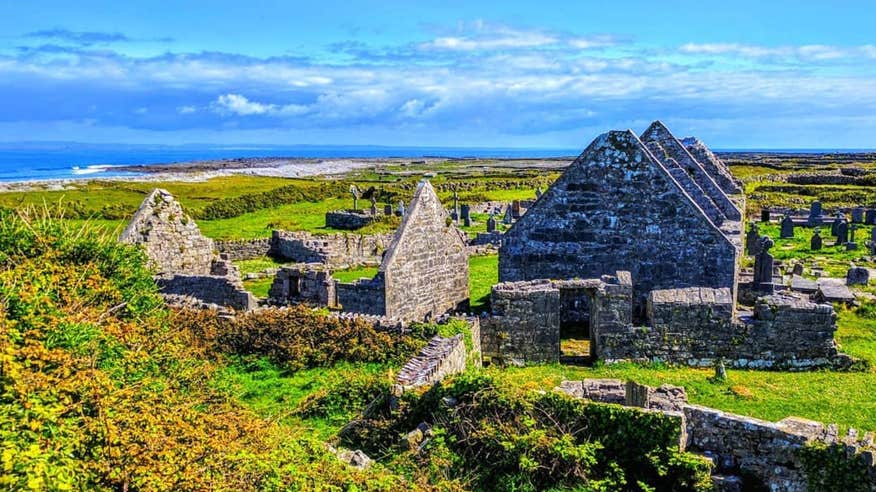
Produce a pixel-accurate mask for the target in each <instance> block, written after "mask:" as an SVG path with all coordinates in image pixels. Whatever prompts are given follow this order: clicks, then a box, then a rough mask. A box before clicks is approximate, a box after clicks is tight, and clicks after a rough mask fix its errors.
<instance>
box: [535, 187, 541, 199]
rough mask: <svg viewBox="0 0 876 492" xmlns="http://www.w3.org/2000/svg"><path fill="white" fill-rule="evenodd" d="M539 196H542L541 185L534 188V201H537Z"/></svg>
mask: <svg viewBox="0 0 876 492" xmlns="http://www.w3.org/2000/svg"><path fill="white" fill-rule="evenodd" d="M541 195H542V191H541V185H539V186H538V187H536V188H535V199H536V200H538V199H539V198H541Z"/></svg>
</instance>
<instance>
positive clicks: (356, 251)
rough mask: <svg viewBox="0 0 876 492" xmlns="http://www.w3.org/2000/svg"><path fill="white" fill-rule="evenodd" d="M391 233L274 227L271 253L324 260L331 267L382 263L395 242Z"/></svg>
mask: <svg viewBox="0 0 876 492" xmlns="http://www.w3.org/2000/svg"><path fill="white" fill-rule="evenodd" d="M392 239H393V235H392V234H373V235H361V234H343V233H341V234H311V233H308V232H287V231H274V232H273V235H272V236H271V248H270V250H269V254H270V255H271V256H273V257H275V258H279V259H284V260H290V261H297V262H301V263H325V264H326V265H328V266H331V267H339V266H345V265H361V264H367V263H373V264H379V263H380V262H381V260H382V258H383V253H384V252H385V251H386V248H387V247H388V246H389V244H390V243H391V242H392Z"/></svg>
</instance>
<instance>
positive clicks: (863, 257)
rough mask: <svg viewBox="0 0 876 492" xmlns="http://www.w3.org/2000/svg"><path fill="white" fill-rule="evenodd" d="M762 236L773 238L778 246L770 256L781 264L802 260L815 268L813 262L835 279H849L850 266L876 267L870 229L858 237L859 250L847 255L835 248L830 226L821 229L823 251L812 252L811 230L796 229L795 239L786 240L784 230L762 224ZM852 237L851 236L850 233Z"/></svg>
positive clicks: (865, 228) (748, 263)
mask: <svg viewBox="0 0 876 492" xmlns="http://www.w3.org/2000/svg"><path fill="white" fill-rule="evenodd" d="M758 226H759V229H758V230H759V232H760V235H761V236H763V235H768V236H769V237H770V238H772V240H773V242H774V243H775V246H773V247H772V248H771V249H770V253H771V254H772V255H773V257H774V258H776V259H777V260H783V261H788V260H801V261H802V262H803V266H804V267H806V268H809V267H811V265H812V262H813V261H815V262H817V263H818V264H819V265H820V266H821V267H822V268H823V269H824V270H825V271H826V272H827V273H828V275H830V276H832V277H845V276H846V271H847V270H848V269H849V266H850V264H852V263H854V264H855V265H857V266H866V267H876V263H874V262H872V261H869V257H868V252H867V247H866V246H865V245H864V243H865V241H868V240H869V238H870V230H871V227H870V226H862V227H860V228H859V229H858V232H857V233H856V234H855V237H856V239H857V242H858V248H859V249H858V250H856V251H846V248H845V246H834V242H835V239H834V238H833V237H832V236H831V235H830V224H827V225H825V226H822V227H821V238H822V240H823V245H824V246H823V247H822V249H821V250H820V251H812V250H810V240H811V239H812V235H813V234H814V231H815V230H814V229H812V228H807V227H795V228H794V237H793V238H788V239H782V238H780V237H779V232H780V229H781V227H780V226H779V225H778V224H758ZM850 234H851V233H850ZM752 262H753V260H752V259H751V257H748V258H746V264H747V265H750V264H752Z"/></svg>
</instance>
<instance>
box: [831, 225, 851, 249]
mask: <svg viewBox="0 0 876 492" xmlns="http://www.w3.org/2000/svg"><path fill="white" fill-rule="evenodd" d="M847 242H849V223H848V222H846V220H845V219H842V220H840V223H839V224H837V226H836V243H834V246H840V245H843V244H846V243H847Z"/></svg>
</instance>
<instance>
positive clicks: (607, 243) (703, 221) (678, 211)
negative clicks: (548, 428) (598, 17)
mask: <svg viewBox="0 0 876 492" xmlns="http://www.w3.org/2000/svg"><path fill="white" fill-rule="evenodd" d="M736 255H737V251H736V248H735V246H734V245H733V243H732V242H731V241H730V240H729V239H728V238H727V237H725V236H724V234H723V233H722V232H721V231H720V230H719V229H718V228H717V227H716V226H715V225H714V224H713V223H712V222H711V220H709V218H708V217H707V216H706V215H705V214H704V212H703V210H702V209H701V208H700V207H698V206H697V205H696V204H695V203H694V201H693V200H692V198H691V197H690V196H689V195H688V194H687V193H685V191H684V190H683V188H682V187H681V185H680V184H679V183H678V182H677V181H676V180H675V179H674V178H673V177H672V175H671V174H670V173H669V171H668V170H667V169H666V168H665V167H664V166H663V164H661V163H660V162H659V161H658V160H657V159H656V158H654V157H653V155H651V153H650V152H649V151H648V150H647V149H646V147H645V145H644V144H643V143H642V142H641V141H640V140H639V138H638V137H637V136H636V135H635V134H634V133H633V132H632V131H629V130H627V131H612V132H608V133H605V134H603V135H600V136H599V137H597V138H596V139H595V140H594V141H593V142H592V143H591V144H590V146H588V147H587V149H586V150H585V151H584V152H583V153H582V154H581V155H580V156H579V157H578V158H577V159H576V160H575V161H574V162H573V163H572V164H571V165H570V166H569V168H568V169H567V170H566V171H565V172H564V173H563V175H562V176H561V177H560V178H559V179H558V180H557V181H556V183H554V185H553V186H552V187H551V188H549V189H548V190H547V191H546V192H545V193H544V195H542V197H541V198H540V199H539V200H538V201H536V203H535V204H534V205H533V207H532V208H530V210H529V211H528V213H527V214H526V215H525V216H524V217H523V218H522V219H521V220H520V221H519V222H517V223H516V224H515V225H514V226H512V227H511V229H510V230H509V231H508V232H507V233H506V234H505V240H504V244H503V246H502V248H501V249H500V252H499V279H500V281H502V282H506V281H519V280H533V279H539V278H551V279H568V278H575V277H578V278H598V277H599V276H600V275H603V274H612V273H614V272H615V271H620V270H625V271H629V272H631V274H632V281H633V285H634V287H635V292H636V298H637V305H638V306H639V307H640V308H641V307H643V306H644V299H645V296H647V293H648V292H650V291H651V290H654V289H660V288H680V287H693V286H703V287H714V288H720V287H730V288H732V289H733V291H734V292H735V271H736Z"/></svg>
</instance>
